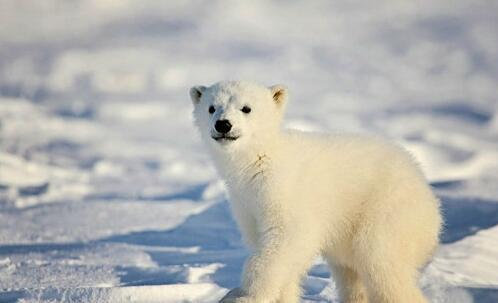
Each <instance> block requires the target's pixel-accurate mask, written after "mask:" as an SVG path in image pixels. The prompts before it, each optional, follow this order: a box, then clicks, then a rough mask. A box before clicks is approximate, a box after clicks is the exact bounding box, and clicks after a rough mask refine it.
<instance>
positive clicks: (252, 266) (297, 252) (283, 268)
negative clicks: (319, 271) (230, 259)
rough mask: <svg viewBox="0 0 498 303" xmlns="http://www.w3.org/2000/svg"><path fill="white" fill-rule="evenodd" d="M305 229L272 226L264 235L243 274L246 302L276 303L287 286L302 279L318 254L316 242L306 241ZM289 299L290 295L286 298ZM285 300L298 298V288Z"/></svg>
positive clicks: (241, 298)
mask: <svg viewBox="0 0 498 303" xmlns="http://www.w3.org/2000/svg"><path fill="white" fill-rule="evenodd" d="M307 232H308V230H306V229H301V228H298V227H297V226H296V225H294V226H293V227H292V228H285V227H272V228H269V229H267V231H266V232H265V233H263V235H262V236H261V239H260V247H259V249H257V250H256V252H255V253H254V254H253V255H252V256H251V257H249V259H248V260H247V262H246V264H245V267H244V274H243V277H242V280H243V283H242V291H243V296H242V297H240V300H241V301H234V302H247V303H249V302H250V303H271V302H277V301H278V300H279V299H280V298H281V295H282V293H286V291H290V289H289V290H286V286H287V285H290V284H294V283H296V281H300V279H301V277H302V275H303V274H304V273H305V272H306V270H307V269H308V267H309V266H310V264H311V262H312V261H313V258H314V257H315V256H316V255H317V253H318V249H317V243H310V242H315V241H307ZM286 298H288V297H286ZM287 300H290V301H289V302H286V303H294V302H298V300H299V291H296V292H295V298H292V299H291V298H288V299H287Z"/></svg>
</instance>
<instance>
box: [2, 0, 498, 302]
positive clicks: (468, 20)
mask: <svg viewBox="0 0 498 303" xmlns="http://www.w3.org/2000/svg"><path fill="white" fill-rule="evenodd" d="M0 20H1V21H0V302H16V301H19V302H39V301H41V302H53V301H63V302H68V301H70V302H127V301H131V302H216V301H217V299H219V298H220V297H221V296H222V295H223V294H224V292H226V290H227V289H229V288H232V287H235V286H237V285H238V284H239V274H240V271H241V266H242V263H243V260H244V258H245V257H246V255H247V251H246V250H245V248H244V247H243V245H242V243H241V240H240V235H239V233H238V231H237V229H236V226H235V223H234V221H233V219H232V218H231V216H230V213H229V210H228V207H227V203H226V199H225V196H224V189H223V185H222V183H221V182H220V181H219V180H218V178H217V176H216V174H215V171H214V169H213V167H212V165H211V164H210V162H209V159H208V157H207V155H206V153H205V151H204V149H203V147H202V144H201V143H200V141H199V138H198V136H197V134H196V133H195V131H194V128H193V127H192V123H191V116H190V111H191V102H190V100H189V98H188V94H187V91H188V88H189V87H190V86H192V85H194V84H211V83H213V82H215V81H217V80H220V79H250V80H257V81H258V82H262V83H266V84H268V85H270V84H275V83H285V84H286V85H287V86H288V87H289V89H290V92H291V100H290V103H289V108H288V115H287V119H286V123H287V125H288V126H289V127H295V128H300V129H305V130H318V131H330V130H345V131H354V132H363V133H374V134H379V135H383V136H386V137H389V138H392V139H394V140H396V141H398V142H400V143H401V144H403V145H404V146H405V147H406V148H407V149H408V150H410V151H411V152H412V153H413V154H414V155H415V156H416V157H417V158H418V159H419V161H420V162H421V165H422V167H423V169H424V171H425V172H426V174H427V176H428V179H429V180H430V181H431V183H432V184H433V186H434V189H435V190H436V192H437V193H438V195H439V196H440V197H441V199H442V202H443V211H444V214H445V218H446V228H445V231H444V234H443V236H442V243H443V245H441V247H440V249H439V250H438V252H437V254H436V256H435V258H434V261H433V262H432V263H430V264H429V265H428V267H427V268H426V269H425V270H424V273H423V275H422V279H421V285H422V287H423V288H424V290H425V292H426V293H427V295H428V296H429V297H430V298H431V300H432V301H433V302H479V303H481V302H484V303H488V302H498V88H497V87H498V85H497V83H498V4H497V3H496V2H495V1H430V2H429V1H425V2H423V3H420V2H419V1H411V2H408V1H390V0H386V1H273V2H271V1H192V2H188V1H180V2H177V1H153V0H151V1H145V0H141V1H131V0H130V1H125V0H120V1H111V0H85V1H49V0H47V1H16V0H12V1H1V2H0ZM304 286H305V296H304V298H303V300H304V302H338V301H337V296H336V291H335V286H334V282H333V279H331V278H330V273H329V272H328V270H327V268H326V266H325V265H324V263H323V262H322V261H321V260H317V261H316V264H315V266H314V267H313V268H312V270H311V271H310V273H309V275H308V277H307V279H306V280H305V281H304Z"/></svg>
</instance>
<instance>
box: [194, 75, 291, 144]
mask: <svg viewBox="0 0 498 303" xmlns="http://www.w3.org/2000/svg"><path fill="white" fill-rule="evenodd" d="M190 97H191V99H192V102H193V103H194V120H195V124H196V126H197V127H198V129H199V131H200V133H201V136H202V138H203V139H204V140H205V141H207V143H208V144H209V145H211V146H214V147H215V148H217V149H222V150H233V149H244V148H249V147H250V146H251V145H257V144H264V143H265V142H266V141H267V140H272V139H273V140H274V138H275V137H274V135H276V133H277V132H278V131H279V130H280V124H281V121H282V116H283V112H284V108H285V103H286V101H287V89H286V88H285V87H284V86H282V85H274V86H271V87H266V86H263V85H259V84H255V83H251V82H246V81H226V82H218V83H216V84H213V85H212V86H209V87H205V86H194V87H192V88H191V89H190Z"/></svg>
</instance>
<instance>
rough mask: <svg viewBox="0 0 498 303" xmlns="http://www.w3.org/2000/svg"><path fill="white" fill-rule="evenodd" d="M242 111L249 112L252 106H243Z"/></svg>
mask: <svg viewBox="0 0 498 303" xmlns="http://www.w3.org/2000/svg"><path fill="white" fill-rule="evenodd" d="M241 111H242V112H243V113H244V114H248V113H250V112H251V108H250V107H249V106H247V105H246V106H244V107H242V109H241Z"/></svg>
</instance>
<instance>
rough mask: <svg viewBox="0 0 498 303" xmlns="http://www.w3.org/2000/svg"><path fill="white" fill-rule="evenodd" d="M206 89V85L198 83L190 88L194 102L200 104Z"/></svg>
mask: <svg viewBox="0 0 498 303" xmlns="http://www.w3.org/2000/svg"><path fill="white" fill-rule="evenodd" d="M205 90H206V87H205V86H202V85H197V86H193V87H192V88H190V91H189V94H190V99H192V102H194V105H196V104H198V103H199V101H201V97H202V94H203V93H204V91H205Z"/></svg>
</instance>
